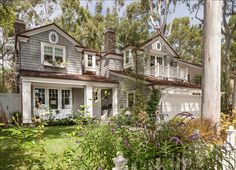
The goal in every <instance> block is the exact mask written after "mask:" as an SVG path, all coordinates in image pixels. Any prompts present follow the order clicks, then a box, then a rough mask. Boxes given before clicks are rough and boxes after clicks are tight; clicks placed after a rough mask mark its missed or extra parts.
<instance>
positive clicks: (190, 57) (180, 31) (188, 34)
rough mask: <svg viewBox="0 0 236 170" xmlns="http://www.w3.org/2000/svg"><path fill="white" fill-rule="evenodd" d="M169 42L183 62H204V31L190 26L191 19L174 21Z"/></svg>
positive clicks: (185, 18) (184, 18)
mask: <svg viewBox="0 0 236 170" xmlns="http://www.w3.org/2000/svg"><path fill="white" fill-rule="evenodd" d="M168 42H169V43H170V45H171V46H172V47H173V48H174V49H175V50H176V52H177V53H178V54H179V55H180V57H181V59H182V60H185V61H189V62H193V63H201V62H202V30H201V28H200V26H198V25H190V19H189V17H183V18H176V19H174V21H173V25H172V32H171V34H170V37H169V38H168Z"/></svg>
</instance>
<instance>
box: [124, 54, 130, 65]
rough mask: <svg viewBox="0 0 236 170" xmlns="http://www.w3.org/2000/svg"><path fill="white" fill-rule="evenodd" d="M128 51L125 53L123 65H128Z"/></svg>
mask: <svg viewBox="0 0 236 170" xmlns="http://www.w3.org/2000/svg"><path fill="white" fill-rule="evenodd" d="M129 62H130V61H129V51H126V52H125V64H129Z"/></svg>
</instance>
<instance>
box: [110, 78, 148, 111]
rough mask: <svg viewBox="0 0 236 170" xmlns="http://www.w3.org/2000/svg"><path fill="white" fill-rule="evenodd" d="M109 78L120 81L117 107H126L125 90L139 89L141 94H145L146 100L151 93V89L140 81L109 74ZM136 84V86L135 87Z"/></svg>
mask: <svg viewBox="0 0 236 170" xmlns="http://www.w3.org/2000/svg"><path fill="white" fill-rule="evenodd" d="M109 78H111V79H114V80H118V81H119V82H120V84H119V86H118V109H119V110H121V109H123V108H126V107H127V92H129V91H134V92H135V91H136V90H138V89H139V90H140V91H141V93H142V94H145V97H146V99H147V100H148V99H149V98H150V95H151V93H152V92H151V89H150V88H148V87H147V86H146V85H144V84H142V85H141V86H140V84H141V83H143V82H142V81H138V82H136V81H135V80H131V79H128V78H124V77H121V76H117V75H113V74H110V75H109ZM137 86H138V88H136V87H137Z"/></svg>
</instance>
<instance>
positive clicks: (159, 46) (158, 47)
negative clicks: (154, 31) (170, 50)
mask: <svg viewBox="0 0 236 170" xmlns="http://www.w3.org/2000/svg"><path fill="white" fill-rule="evenodd" d="M156 48H157V50H158V51H161V42H160V41H157V43H156Z"/></svg>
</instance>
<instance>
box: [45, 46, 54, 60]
mask: <svg viewBox="0 0 236 170" xmlns="http://www.w3.org/2000/svg"><path fill="white" fill-rule="evenodd" d="M44 60H45V61H47V62H48V63H52V62H53V51H52V47H48V46H44Z"/></svg>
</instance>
